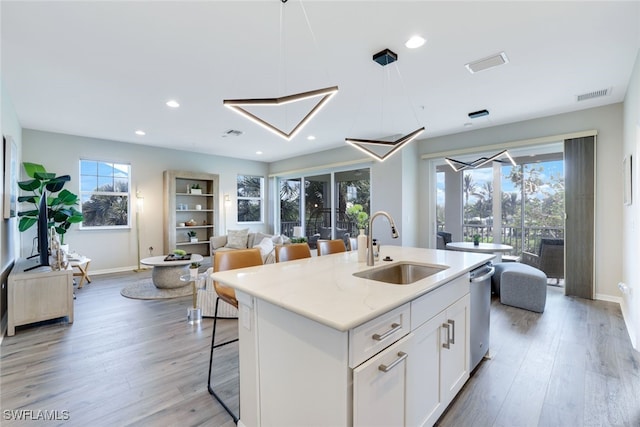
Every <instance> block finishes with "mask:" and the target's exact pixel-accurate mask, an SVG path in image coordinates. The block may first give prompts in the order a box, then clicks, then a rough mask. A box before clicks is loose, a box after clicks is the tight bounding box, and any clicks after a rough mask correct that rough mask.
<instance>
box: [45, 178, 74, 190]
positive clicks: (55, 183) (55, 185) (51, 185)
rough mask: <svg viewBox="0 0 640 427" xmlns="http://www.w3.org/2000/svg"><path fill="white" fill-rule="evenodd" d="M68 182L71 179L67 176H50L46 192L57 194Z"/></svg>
mask: <svg viewBox="0 0 640 427" xmlns="http://www.w3.org/2000/svg"><path fill="white" fill-rule="evenodd" d="M69 181H71V177H70V176H69V175H62V176H58V177H56V176H52V177H51V178H50V180H49V182H47V185H46V188H47V191H49V192H50V193H57V192H58V191H60V190H62V188H63V187H64V185H65V184H66V183H67V182H69Z"/></svg>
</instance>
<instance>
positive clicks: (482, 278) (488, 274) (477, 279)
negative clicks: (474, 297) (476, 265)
mask: <svg viewBox="0 0 640 427" xmlns="http://www.w3.org/2000/svg"><path fill="white" fill-rule="evenodd" d="M495 272H496V269H495V267H493V266H492V267H490V268H489V269H488V270H487V272H486V273H485V274H483V275H482V276H479V277H473V278H472V279H470V280H469V281H470V282H471V283H478V282H484V281H485V280H486V279H489V278H490V277H491V276H493V273H495Z"/></svg>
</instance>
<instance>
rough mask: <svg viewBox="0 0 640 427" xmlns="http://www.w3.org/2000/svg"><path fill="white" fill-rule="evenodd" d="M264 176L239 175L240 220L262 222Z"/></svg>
mask: <svg viewBox="0 0 640 427" xmlns="http://www.w3.org/2000/svg"><path fill="white" fill-rule="evenodd" d="M263 193H264V178H263V177H261V176H253V175H238V222H262V199H263Z"/></svg>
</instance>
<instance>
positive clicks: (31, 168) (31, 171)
mask: <svg viewBox="0 0 640 427" xmlns="http://www.w3.org/2000/svg"><path fill="white" fill-rule="evenodd" d="M22 165H23V166H24V170H25V172H26V173H27V176H28V177H31V178H35V177H36V173H46V172H47V170H46V169H45V168H44V166H42V165H39V164H37V163H29V162H23V163H22Z"/></svg>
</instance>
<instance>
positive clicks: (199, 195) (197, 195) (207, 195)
mask: <svg viewBox="0 0 640 427" xmlns="http://www.w3.org/2000/svg"><path fill="white" fill-rule="evenodd" d="M176 196H194V197H203V196H204V197H213V196H215V194H211V193H203V194H191V193H176Z"/></svg>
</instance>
